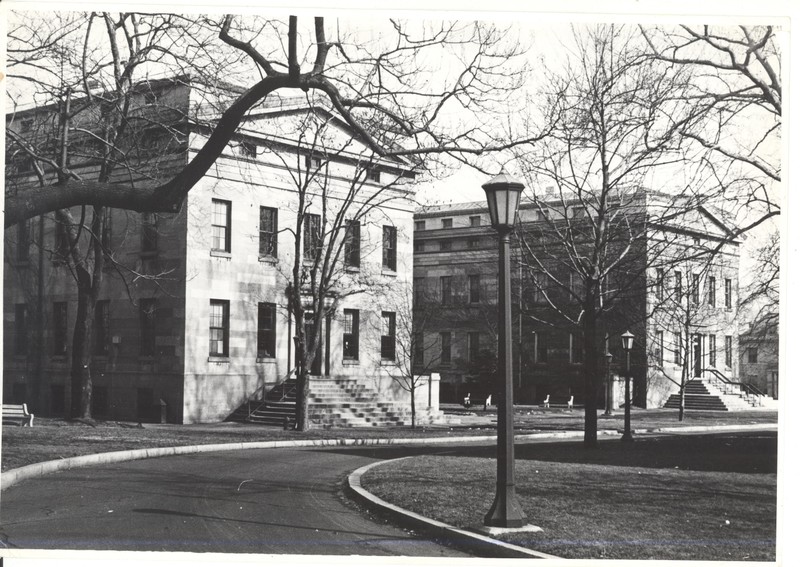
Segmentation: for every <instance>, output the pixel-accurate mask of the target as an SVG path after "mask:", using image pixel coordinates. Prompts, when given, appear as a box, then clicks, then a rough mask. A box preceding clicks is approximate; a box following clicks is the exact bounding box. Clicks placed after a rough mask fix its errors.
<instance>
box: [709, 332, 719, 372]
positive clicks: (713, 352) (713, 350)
mask: <svg viewBox="0 0 800 567" xmlns="http://www.w3.org/2000/svg"><path fill="white" fill-rule="evenodd" d="M708 363H709V364H710V365H711V366H716V365H717V335H708Z"/></svg>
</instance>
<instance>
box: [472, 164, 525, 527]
mask: <svg viewBox="0 0 800 567" xmlns="http://www.w3.org/2000/svg"><path fill="white" fill-rule="evenodd" d="M524 187H525V186H524V185H523V184H522V183H520V182H519V181H517V180H515V179H513V178H511V177H509V176H507V175H506V174H504V173H501V174H500V175H498V176H496V177H494V178H492V179H491V180H489V181H488V182H487V183H485V184H484V185H483V190H484V191H486V200H487V202H488V204H489V216H490V217H491V221H492V227H493V228H494V229H495V230H496V231H497V235H498V237H499V238H498V240H499V260H498V292H499V293H498V300H497V316H498V325H497V328H498V333H497V373H498V378H501V379H502V380H503V395H501V396H500V399H499V400H498V404H497V415H498V418H497V492H496V494H495V498H494V503H492V507H491V508H490V509H489V512H488V513H487V514H486V516H485V517H484V520H483V523H484V524H485V525H487V526H494V527H503V528H519V527H522V526H524V525H525V524H526V523H527V518H526V517H525V513H524V512H523V510H522V506H521V505H520V503H519V501H518V500H517V494H516V490H515V487H514V383H513V376H512V364H511V268H510V262H511V246H510V238H511V231H512V230H513V228H514V223H515V221H516V216H517V207H518V206H519V198H520V194H521V193H522V189H523V188H524Z"/></svg>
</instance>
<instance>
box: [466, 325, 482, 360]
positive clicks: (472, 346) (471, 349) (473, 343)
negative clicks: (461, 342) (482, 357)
mask: <svg viewBox="0 0 800 567" xmlns="http://www.w3.org/2000/svg"><path fill="white" fill-rule="evenodd" d="M467 341H468V342H469V344H468V345H467V347H468V348H467V352H468V354H469V361H470V362H475V361H476V360H478V356H479V353H480V351H481V334H480V333H479V332H477V331H472V332H470V333H469V334H468V335H467Z"/></svg>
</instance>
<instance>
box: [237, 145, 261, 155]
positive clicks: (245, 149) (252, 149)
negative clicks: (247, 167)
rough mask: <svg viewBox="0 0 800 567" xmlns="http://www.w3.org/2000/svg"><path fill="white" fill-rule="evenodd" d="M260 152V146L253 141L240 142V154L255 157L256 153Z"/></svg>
mask: <svg viewBox="0 0 800 567" xmlns="http://www.w3.org/2000/svg"><path fill="white" fill-rule="evenodd" d="M257 152H258V146H256V145H255V144H254V143H253V142H240V143H239V155H240V156H243V157H246V158H250V159H255V157H256V154H257Z"/></svg>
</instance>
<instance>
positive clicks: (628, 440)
mask: <svg viewBox="0 0 800 567" xmlns="http://www.w3.org/2000/svg"><path fill="white" fill-rule="evenodd" d="M622 442H623V443H633V435H631V434H630V433H629V432H626V433H623V434H622Z"/></svg>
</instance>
